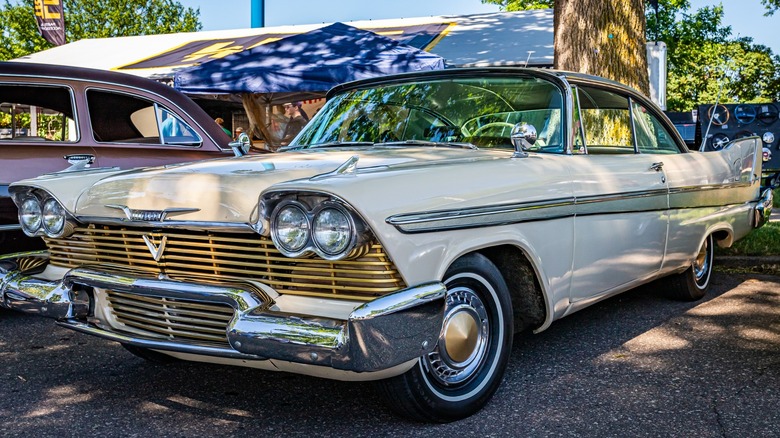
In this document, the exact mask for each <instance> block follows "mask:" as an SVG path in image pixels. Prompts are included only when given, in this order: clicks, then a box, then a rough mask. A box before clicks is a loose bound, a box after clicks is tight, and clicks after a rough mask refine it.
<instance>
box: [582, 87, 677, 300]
mask: <svg viewBox="0 0 780 438" xmlns="http://www.w3.org/2000/svg"><path fill="white" fill-rule="evenodd" d="M576 94H577V96H578V98H577V102H578V103H577V105H576V108H575V112H578V116H575V126H579V127H580V131H578V133H577V135H576V137H578V139H579V140H578V141H577V142H575V156H573V157H572V160H573V163H574V170H573V173H574V175H575V177H574V181H575V184H574V196H575V199H576V201H575V202H576V208H575V211H576V216H575V247H574V258H573V272H572V285H571V301H572V303H576V302H583V301H587V300H590V299H597V298H600V297H602V296H604V295H606V294H610V293H611V292H620V291H623V290H625V289H627V288H628V287H631V285H633V284H637V283H638V282H639V281H641V280H644V279H647V278H649V277H651V276H652V275H654V274H656V273H657V272H658V270H659V269H660V268H661V264H662V262H663V257H664V248H665V245H666V238H667V224H668V214H667V209H668V186H667V180H666V176H665V171H664V167H663V164H662V163H661V162H660V161H659V160H658V159H657V157H654V156H652V155H643V154H639V153H637V149H636V140H635V137H636V136H635V134H634V128H633V124H632V119H631V106H630V100H629V99H628V97H627V96H625V95H622V94H619V93H617V92H614V91H610V90H606V89H599V88H594V87H582V86H581V87H578V90H577V91H576ZM577 153H579V155H577Z"/></svg>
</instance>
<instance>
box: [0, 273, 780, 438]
mask: <svg viewBox="0 0 780 438" xmlns="http://www.w3.org/2000/svg"><path fill="white" fill-rule="evenodd" d="M713 281H714V284H713V288H712V290H711V291H710V294H709V295H708V296H707V298H705V300H703V301H700V302H696V303H683V302H675V301H670V300H668V299H666V298H665V297H663V296H662V295H661V294H660V293H659V291H658V290H656V289H655V288H653V287H644V288H640V289H637V290H634V291H631V292H628V293H626V294H622V295H620V296H618V297H615V298H612V299H609V300H606V301H604V302H602V303H599V304H597V305H595V306H592V307H590V308H588V309H585V310H583V311H581V312H579V313H576V314H574V315H572V316H570V317H567V318H564V319H563V320H560V321H558V322H556V323H554V324H553V325H552V327H551V328H550V329H549V330H547V331H545V332H543V333H541V334H538V335H533V334H525V335H519V336H518V337H516V338H515V345H514V351H513V355H512V358H511V360H510V363H509V369H508V371H507V374H506V377H505V379H504V383H503V385H502V386H501V388H500V389H499V391H498V393H497V394H496V396H495V397H494V399H493V400H492V401H491V402H490V403H489V404H488V406H487V407H486V408H485V409H484V410H482V411H481V412H479V413H478V414H477V415H474V416H472V417H470V418H468V419H465V420H462V421H460V422H456V423H451V424H444V425H430V424H419V423H412V422H408V421H405V420H403V419H399V418H397V417H395V416H393V415H392V414H390V413H388V411H387V409H386V408H385V406H384V405H383V401H382V399H381V398H380V397H379V396H378V394H377V392H376V391H375V390H374V388H373V386H372V385H370V384H366V383H352V382H336V381H328V380H321V379H314V378H308V377H305V376H298V375H289V374H284V373H274V372H265V371H258V370H253V369H249V368H238V367H228V366H217V365H206V364H196V363H174V364H168V365H155V364H151V363H147V362H144V361H143V360H141V359H138V358H136V357H135V356H132V355H130V354H129V353H127V352H126V351H125V350H124V349H123V348H121V346H119V345H118V344H114V343H110V342H107V341H103V340H100V339H96V338H92V337H89V336H86V335H82V334H78V333H75V332H71V331H69V330H65V329H62V328H58V327H56V326H55V324H54V322H53V321H51V320H48V319H43V318H39V317H34V316H28V315H24V314H20V313H15V312H11V311H7V310H0V435H2V436H15V437H18V436H58V437H63V436H85V435H88V434H92V435H103V436H106V435H110V436H195V435H201V436H229V435H246V436H249V435H252V434H258V433H262V434H265V435H266V436H368V435H372V436H447V435H450V436H599V437H605V436H621V437H623V436H698V437H710V436H718V437H745V436H750V437H759V436H778V435H779V434H780V412H779V410H778V406H780V391H778V387H780V277H776V276H770V275H748V274H727V273H723V272H718V273H716V274H715V275H714V277H713Z"/></svg>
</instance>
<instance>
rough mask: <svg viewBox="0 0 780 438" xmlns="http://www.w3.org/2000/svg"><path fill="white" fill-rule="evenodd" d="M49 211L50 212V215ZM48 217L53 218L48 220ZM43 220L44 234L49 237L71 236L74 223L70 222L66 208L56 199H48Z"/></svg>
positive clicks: (42, 216)
mask: <svg viewBox="0 0 780 438" xmlns="http://www.w3.org/2000/svg"><path fill="white" fill-rule="evenodd" d="M47 210H49V212H48V214H47ZM52 210H53V211H52ZM47 215H49V216H53V217H49V218H47ZM41 219H42V222H43V232H44V234H46V236H47V237H51V238H59V237H63V236H65V235H68V234H71V231H72V230H73V222H72V221H70V220H69V216H68V213H67V211H65V207H63V206H62V204H60V202H59V201H57V200H56V199H54V198H48V199H46V200H45V201H44V202H43V208H42V211H41Z"/></svg>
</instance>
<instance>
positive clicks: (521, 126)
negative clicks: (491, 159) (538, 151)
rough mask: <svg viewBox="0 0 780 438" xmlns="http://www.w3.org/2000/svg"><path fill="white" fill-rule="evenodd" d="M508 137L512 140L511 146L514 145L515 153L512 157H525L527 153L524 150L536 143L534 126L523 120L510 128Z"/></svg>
mask: <svg viewBox="0 0 780 438" xmlns="http://www.w3.org/2000/svg"><path fill="white" fill-rule="evenodd" d="M509 139H510V140H511V141H512V146H514V147H515V153H514V155H513V156H512V157H513V158H518V157H525V156H527V155H528V154H526V153H525V151H527V150H528V149H530V148H531V146H533V145H534V143H536V128H535V127H534V125H529V124H528V123H525V122H521V123H518V124H516V125H515V126H514V127H513V128H512V133H511V134H510V135H509Z"/></svg>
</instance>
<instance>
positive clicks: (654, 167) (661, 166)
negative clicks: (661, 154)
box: [650, 161, 664, 172]
mask: <svg viewBox="0 0 780 438" xmlns="http://www.w3.org/2000/svg"><path fill="white" fill-rule="evenodd" d="M650 169H652V170H655V171H656V172H660V171H662V170H663V169H664V163H663V162H661V161H659V162H657V163H653V164H652V165H651V166H650Z"/></svg>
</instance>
